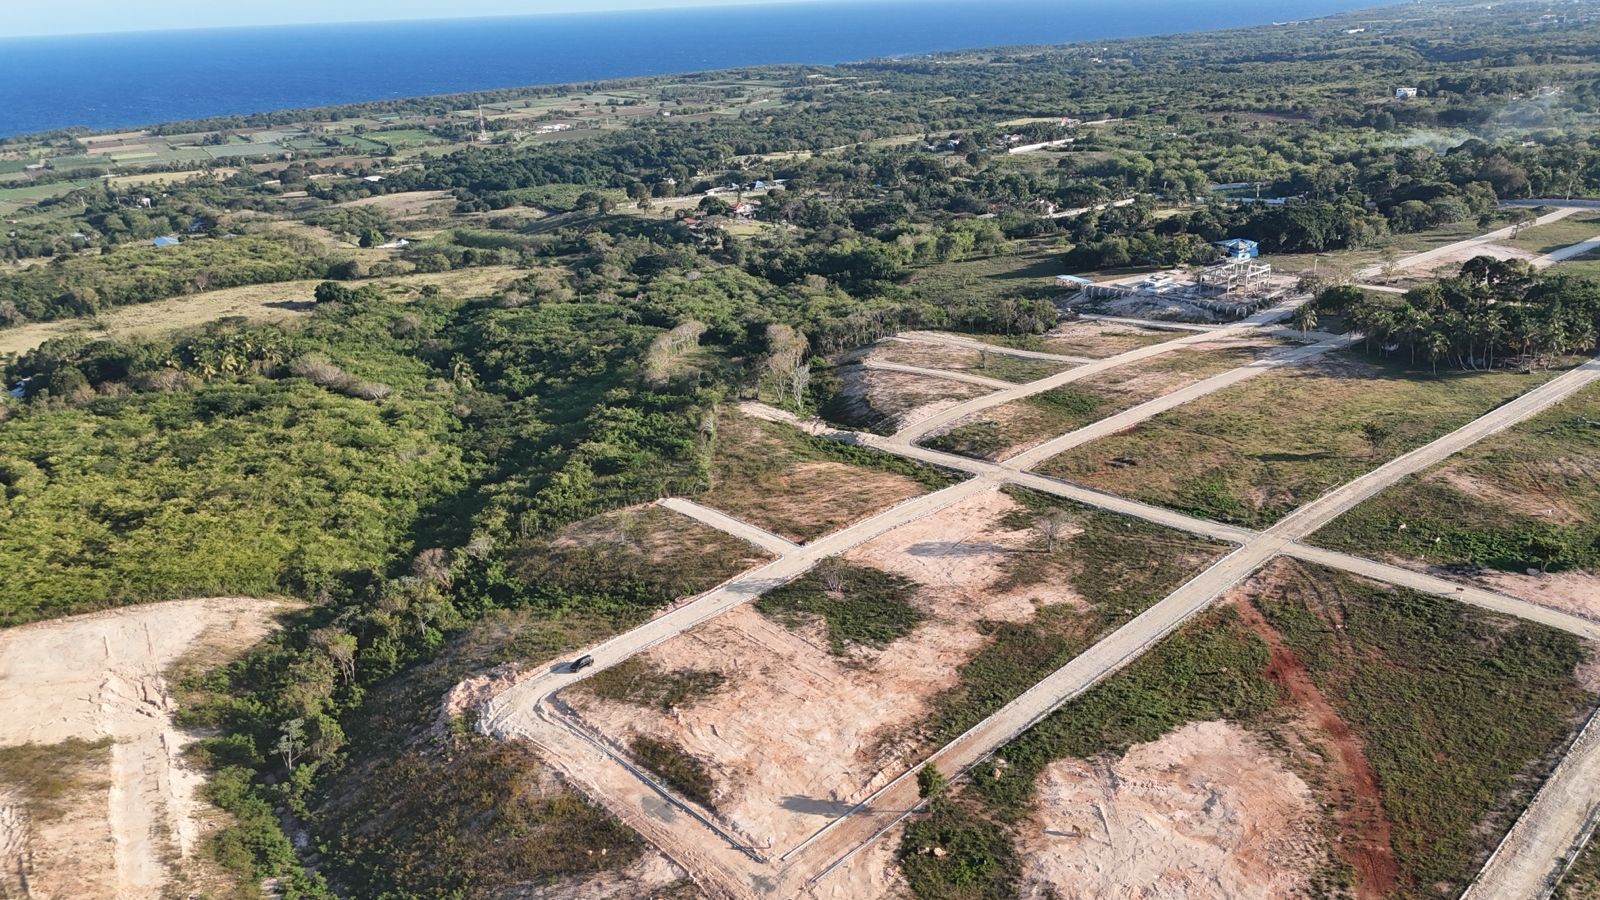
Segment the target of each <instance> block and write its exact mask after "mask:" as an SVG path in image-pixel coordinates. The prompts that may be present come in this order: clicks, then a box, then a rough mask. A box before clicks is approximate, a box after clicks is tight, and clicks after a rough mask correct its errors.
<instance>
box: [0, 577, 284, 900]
mask: <svg viewBox="0 0 1600 900" xmlns="http://www.w3.org/2000/svg"><path fill="white" fill-rule="evenodd" d="M285 608H286V607H285V606H284V605H283V604H281V603H277V602H273V601H265V600H249V599H237V598H219V599H208V600H183V601H176V602H173V603H160V604H151V605H148V606H136V607H128V608H124V609H118V610H111V611H108V612H103V613H94V614H90V615H85V616H75V617H72V618H68V619H59V620H56V621H53V622H42V623H39V624H35V625H26V626H23V627H20V628H14V629H11V630H9V631H5V632H0V684H3V685H4V690H3V691H0V745H4V746H13V745H18V744H24V743H39V744H55V743H60V742H61V741H64V740H66V739H68V738H73V737H79V738H85V739H88V740H97V739H100V738H111V739H112V741H113V742H114V743H113V744H112V747H111V754H110V770H109V773H108V774H109V788H108V789H107V790H104V791H101V792H99V800H98V801H97V804H98V805H99V808H98V810H94V811H93V813H92V814H86V815H84V816H83V818H82V819H81V820H78V821H77V822H76V824H71V823H72V818H71V817H69V819H68V820H67V821H68V823H69V824H66V825H63V826H62V827H59V828H54V829H40V830H39V831H38V832H36V833H34V834H32V835H31V840H32V844H33V845H32V846H31V847H30V848H29V852H31V853H33V854H34V857H35V859H36V860H37V859H41V858H49V859H55V860H58V861H59V864H60V865H61V866H63V867H64V868H66V869H68V870H70V871H67V872H56V871H51V872H49V873H45V877H47V878H60V879H78V880H80V881H81V882H82V883H83V884H96V883H103V882H107V881H109V882H113V883H114V884H115V885H116V887H115V890H114V891H112V892H110V893H105V894H101V893H80V894H76V896H80V897H90V896H115V897H117V898H119V900H120V898H128V900H135V898H146V897H151V898H154V897H161V896H162V895H163V888H164V887H165V886H166V885H167V882H168V878H169V872H168V870H167V864H168V861H169V860H180V859H184V858H187V857H188V856H189V855H190V854H191V853H192V852H193V851H194V850H195V849H196V848H197V846H198V844H199V840H200V837H201V830H202V827H203V826H202V823H201V817H202V813H203V808H202V804H201V802H200V801H199V799H198V798H197V796H196V789H197V788H198V787H199V785H200V782H201V777H200V774H199V773H198V772H197V771H195V770H193V769H192V768H190V767H189V766H188V765H187V764H186V763H185V762H184V761H183V759H182V751H183V748H184V746H185V744H187V742H188V741H189V739H190V738H189V736H188V735H186V734H184V733H183V732H180V731H178V730H177V729H176V728H175V727H174V726H173V724H172V714H173V712H174V703H173V700H172V697H171V695H170V694H169V692H168V689H167V683H166V681H165V679H164V677H163V673H164V672H165V671H166V670H167V669H168V668H169V667H171V666H172V665H173V664H174V663H176V662H177V661H178V660H179V659H180V658H183V657H185V656H186V655H187V654H190V653H193V652H196V651H198V650H200V649H201V648H204V649H205V650H206V652H208V653H212V652H220V651H222V650H224V649H226V648H242V647H245V646H248V645H249V644H251V643H254V642H255V641H258V640H260V639H261V638H262V637H263V636H265V635H266V634H267V633H268V632H269V631H271V629H272V627H273V622H272V616H273V614H274V613H277V612H280V611H282V610H284V609H285ZM84 809H85V811H86V813H87V811H88V810H92V809H93V807H85V808H84ZM107 831H109V835H107V834H106V832H107ZM107 837H109V840H107V839H106V838H107ZM87 846H109V847H110V850H111V852H110V854H109V855H110V860H109V861H110V864H111V866H110V873H109V877H108V876H107V873H106V872H105V871H104V866H105V862H106V860H96V859H95V858H94V854H90V853H84V854H81V855H80V853H79V848H81V847H87ZM36 896H38V894H37V893H36ZM62 896H72V895H70V894H68V895H62Z"/></svg>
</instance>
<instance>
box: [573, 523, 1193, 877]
mask: <svg viewBox="0 0 1600 900" xmlns="http://www.w3.org/2000/svg"><path fill="white" fill-rule="evenodd" d="M1051 515H1055V516H1057V517H1059V519H1058V520H1056V521H1054V522H1053V524H1052V526H1050V528H1049V529H1047V528H1046V527H1044V526H1042V525H1041V524H1039V521H1038V520H1039V519H1041V517H1046V516H1051ZM1217 550H1218V548H1216V547H1214V546H1212V545H1210V544H1206V543H1204V542H1199V541H1195V540H1193V539H1191V538H1188V537H1186V536H1180V535H1175V534H1171V533H1167V532H1164V531H1161V530H1159V529H1149V530H1144V529H1140V528H1138V527H1133V526H1132V525H1131V523H1127V522H1123V521H1120V520H1117V519H1115V517H1110V516H1103V517H1102V516H1099V515H1096V514H1090V513H1087V512H1086V511H1083V510H1081V509H1077V508H1075V507H1070V506H1067V505H1062V504H1057V503H1056V502H1055V501H1053V500H1050V499H1047V498H1043V497H1038V496H1035V495H1027V496H1021V495H1015V494H1011V493H1007V492H999V491H985V492H983V493H980V494H977V495H975V496H973V497H971V498H968V499H967V500H964V501H962V502H960V503H958V504H956V505H955V506H952V507H950V508H947V509H945V510H943V511H941V512H939V513H936V514H934V515H930V516H927V517H925V518H922V519H918V520H916V521H914V522H911V523H909V524H907V525H905V526H902V527H901V528H898V529H895V530H893V531H891V532H889V533H887V534H884V535H882V536H880V537H878V538H876V539H874V540H871V541H868V542H867V543H865V544H862V545H860V546H859V547H857V548H855V549H854V550H852V551H850V552H848V553H846V554H845V555H844V556H843V557H842V558H840V559H838V560H832V561H829V562H825V563H824V564H822V565H821V566H819V567H818V568H817V569H815V570H813V571H812V572H811V573H809V574H807V575H804V576H802V577H801V578H799V579H798V580H796V581H794V582H791V583H789V584H787V585H785V586H782V587H779V588H777V589H775V590H772V591H769V592H768V593H767V594H765V595H763V596H762V597H761V598H759V599H758V600H757V601H756V602H755V603H754V604H753V605H749V606H739V607H736V608H735V609H733V610H731V611H729V612H727V613H724V614H723V615H722V616H720V617H718V618H716V619H714V620H712V621H710V622H708V623H705V624H703V625H700V626H698V627H696V628H693V629H691V630H690V631H687V632H684V633H683V634H681V635H679V636H677V637H675V638H673V639H671V640H669V641H667V642H665V643H663V644H660V645H657V646H656V647H653V648H651V649H649V650H647V651H645V652H644V653H642V654H639V655H637V656H634V657H632V658H630V659H629V660H628V661H627V662H625V663H623V664H621V665H619V666H616V667H614V668H612V669H608V670H605V671H602V672H600V673H599V674H597V675H595V676H594V677H592V678H590V679H588V680H587V681H585V682H580V683H579V684H578V685H577V686H575V687H573V688H569V689H568V690H566V691H565V692H563V693H562V695H561V696H562V699H563V701H564V703H565V704H566V706H567V708H569V709H571V710H573V711H574V712H575V714H576V715H577V716H578V717H579V718H580V719H581V721H582V722H584V723H585V724H586V725H587V726H588V727H590V728H591V729H593V730H595V731H597V732H598V733H600V734H602V735H604V736H605V737H606V738H607V739H608V740H610V741H611V742H612V743H613V744H615V745H616V746H618V747H619V748H623V749H625V750H626V751H627V752H629V753H630V754H631V755H632V756H633V757H634V758H635V759H637V760H638V761H639V762H640V763H641V764H642V765H644V766H645V767H646V768H647V769H649V770H651V771H653V772H655V773H656V775H657V776H658V777H659V778H660V779H662V780H663V781H664V782H665V783H667V784H668V785H669V786H671V787H673V788H674V789H675V790H676V791H677V792H679V793H680V794H681V795H682V796H684V797H685V798H686V799H689V800H691V801H693V802H696V803H698V804H700V805H701V806H703V807H705V808H706V809H708V810H710V811H711V812H713V813H714V814H715V815H717V816H718V817H719V818H721V819H722V820H724V821H725V822H726V823H727V824H728V826H729V827H731V828H732V829H733V830H734V831H735V832H737V833H738V834H740V835H742V836H743V837H744V838H745V839H746V840H748V841H749V842H750V843H751V844H752V846H756V847H761V848H765V849H768V850H772V851H775V852H781V851H783V850H786V849H788V848H789V847H791V846H793V845H795V844H797V843H798V842H800V841H801V840H804V839H805V838H806V837H807V836H809V835H810V834H811V833H812V832H814V831H815V830H816V829H817V828H819V827H821V826H823V825H825V824H826V823H827V822H829V821H831V820H832V819H834V818H837V817H838V816H839V815H841V814H842V813H844V812H845V811H846V810H847V809H849V808H850V806H852V805H853V804H854V803H856V802H858V801H859V800H860V799H861V798H862V797H864V796H866V795H867V794H868V793H870V792H871V791H873V790H874V789H876V788H877V787H880V786H881V785H882V784H884V783H886V782H887V781H889V780H890V779H893V778H895V777H896V776H899V775H900V774H902V773H904V772H905V771H906V770H907V769H908V768H909V767H910V766H912V765H914V764H915V763H916V761H917V760H918V759H919V758H920V757H921V756H922V755H924V754H925V753H926V752H927V751H928V750H929V749H931V746H932V745H933V744H936V743H939V742H942V741H943V740H945V739H947V738H948V737H949V736H950V732H951V731H952V730H957V729H961V728H964V727H965V724H970V721H975V720H976V718H977V717H981V716H982V715H984V714H986V713H987V712H989V711H992V709H993V708H994V707H996V706H998V705H1000V704H1003V703H1004V702H1005V701H1006V700H1008V699H1010V697H1012V696H1015V695H1016V694H1018V693H1020V692H1021V691H1023V690H1025V689H1026V688H1027V687H1028V686H1030V685H1031V684H1032V683H1033V682H1034V681H1036V680H1037V678H1038V677H1039V676H1040V675H1042V674H1043V673H1044V672H1045V671H1048V670H1049V669H1050V668H1053V667H1054V666H1056V665H1059V664H1060V663H1061V662H1064V661H1065V659H1068V658H1071V656H1073V655H1076V653H1077V652H1080V651H1081V650H1082V649H1083V648H1084V647H1086V646H1088V645H1089V644H1090V643H1092V642H1093V640H1094V639H1096V638H1097V637H1098V636H1099V635H1100V634H1101V633H1102V632H1103V631H1104V630H1105V629H1106V628H1108V627H1109V626H1110V625H1111V624H1112V623H1116V622H1120V621H1123V620H1125V618H1126V617H1127V616H1129V615H1131V614H1132V613H1133V612H1134V611H1137V610H1138V609H1142V608H1143V606H1144V605H1147V604H1148V603H1149V602H1152V601H1153V600H1154V599H1157V598H1159V597H1160V596H1162V595H1163V594H1164V593H1165V592H1166V591H1167V590H1169V589H1170V587H1171V586H1172V585H1173V584H1175V583H1176V582H1177V581H1180V580H1182V579H1183V578H1185V577H1187V576H1188V575H1189V574H1190V573H1191V572H1192V570H1193V569H1194V568H1197V567H1199V566H1202V565H1204V564H1205V562H1206V561H1207V560H1209V559H1210V558H1211V557H1212V556H1214V555H1215V553H1216V552H1217ZM1123 559H1133V560H1137V562H1135V563H1131V564H1128V565H1126V566H1124V567H1122V568H1120V569H1119V570H1118V572H1117V573H1116V574H1108V572H1107V567H1108V566H1110V567H1111V568H1113V569H1116V568H1117V567H1118V561H1119V560H1123ZM1119 576H1126V577H1119ZM756 710H759V711H761V712H760V714H757V715H752V714H751V713H752V711H756Z"/></svg>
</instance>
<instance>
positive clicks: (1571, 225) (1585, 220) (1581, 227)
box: [1501, 212, 1600, 256]
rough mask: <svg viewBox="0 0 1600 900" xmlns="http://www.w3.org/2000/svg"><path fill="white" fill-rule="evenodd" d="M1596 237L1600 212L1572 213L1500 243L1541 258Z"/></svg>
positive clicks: (1599, 228) (1526, 230)
mask: <svg viewBox="0 0 1600 900" xmlns="http://www.w3.org/2000/svg"><path fill="white" fill-rule="evenodd" d="M1596 236H1600V212H1597V213H1574V214H1573V215H1570V216H1567V217H1566V218H1565V219H1561V220H1559V221H1556V222H1551V223H1550V224H1548V225H1539V226H1536V227H1534V228H1524V229H1523V230H1522V233H1521V234H1519V235H1517V236H1516V237H1515V238H1513V239H1511V240H1507V241H1501V243H1503V244H1505V245H1506V246H1508V247H1516V248H1517V249H1518V250H1527V251H1528V252H1530V253H1537V254H1539V255H1540V256H1543V255H1545V254H1547V253H1553V252H1555V251H1556V250H1560V249H1561V248H1562V247H1570V246H1572V245H1573V244H1577V243H1581V242H1583V241H1587V240H1589V239H1590V238H1593V237H1596Z"/></svg>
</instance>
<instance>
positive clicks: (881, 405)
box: [822, 365, 990, 434]
mask: <svg viewBox="0 0 1600 900" xmlns="http://www.w3.org/2000/svg"><path fill="white" fill-rule="evenodd" d="M836 373H837V377H838V379H839V386H838V389H837V390H835V391H834V393H833V396H832V397H831V398H830V399H829V400H828V403H827V404H826V406H824V408H823V410H822V413H823V415H825V416H826V417H827V418H828V419H829V420H830V421H833V422H837V423H839V424H841V425H844V426H846V427H848V428H853V429H856V430H860V431H872V432H876V433H878V434H894V433H895V432H896V431H899V430H900V429H902V428H907V427H910V426H912V425H915V424H917V423H918V422H921V421H923V420H924V419H926V418H928V417H929V416H933V415H937V414H938V413H940V412H943V411H944V410H946V409H949V408H950V407H952V406H954V405H956V404H957V403H960V402H962V401H963V400H970V399H972V398H973V397H978V396H981V395H983V394H987V393H989V391H990V388H986V387H984V386H983V385H978V384H968V383H965V382H960V381H952V380H951V379H948V378H938V377H936V376H932V375H916V374H912V373H910V372H891V371H887V370H882V369H869V368H867V367H865V366H859V365H846V366H841V367H840V368H839V369H837V370H836Z"/></svg>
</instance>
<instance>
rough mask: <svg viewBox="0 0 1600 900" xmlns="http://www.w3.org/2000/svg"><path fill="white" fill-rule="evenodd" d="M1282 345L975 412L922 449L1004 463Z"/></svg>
mask: <svg viewBox="0 0 1600 900" xmlns="http://www.w3.org/2000/svg"><path fill="white" fill-rule="evenodd" d="M1281 346H1282V345H1281V344H1279V343H1278V342H1277V341H1276V340H1274V339H1271V338H1263V337H1257V336H1251V337H1244V338H1223V339H1218V340H1215V341H1206V342H1202V343H1199V344H1195V345H1194V346H1193V347H1192V348H1189V349H1184V350H1180V351H1178V352H1176V353H1171V354H1166V355H1162V356H1157V357H1155V358H1153V359H1150V360H1148V361H1146V362H1142V363H1135V364H1131V365H1125V366H1118V367H1116V368H1112V369H1109V370H1107V371H1105V372H1101V373H1099V374H1096V375H1091V376H1090V377H1088V378H1084V379H1082V380H1079V381H1074V382H1071V383H1070V384H1066V385H1063V386H1062V387H1059V388H1054V389H1052V390H1048V391H1044V392H1042V393H1039V394H1035V395H1033V396H1031V397H1025V398H1023V399H1021V400H1017V401H1014V402H1011V403H1007V404H1003V405H1001V406H997V407H994V408H992V409H987V410H984V411H982V412H978V413H974V414H972V415H971V416H968V417H966V418H965V419H963V420H961V421H958V422H956V423H955V425H953V426H952V427H950V428H949V429H947V430H945V431H943V432H940V433H938V434H935V435H932V436H931V437H928V438H926V439H924V440H923V441H922V443H923V444H924V445H926V446H928V447H931V448H933V449H935V450H944V451H947V452H951V453H959V454H961V455H963V456H971V457H975V458H977V459H988V460H1000V459H1006V458H1008V457H1011V456H1015V455H1016V454H1018V453H1021V452H1022V451H1024V450H1027V449H1029V448H1031V447H1034V446H1036V445H1038V444H1040V443H1043V442H1044V441H1046V440H1049V439H1050V438H1053V437H1056V436H1058V435H1061V434H1065V433H1067V432H1070V431H1074V430H1076V429H1078V428H1082V427H1083V426H1085V425H1088V424H1091V423H1093V422H1096V421H1098V420H1100V419H1103V418H1105V417H1107V416H1110V415H1115V414H1116V413H1118V412H1121V411H1122V410H1125V409H1129V408H1131V407H1134V406H1138V405H1139V404H1140V403H1144V402H1146V401H1149V400H1153V399H1155V398H1157V397H1160V396H1162V395H1163V394H1168V393H1171V392H1172V391H1175V390H1178V389H1179V388H1182V387H1184V386H1186V385H1190V384H1193V383H1195V382H1197V381H1200V380H1202V379H1205V378H1209V377H1211V376H1213V375H1219V374H1221V373H1223V372H1226V371H1228V370H1230V369H1236V368H1238V367H1240V366H1243V365H1246V364H1248V363H1250V362H1253V361H1255V360H1258V359H1261V358H1262V357H1263V356H1265V355H1267V354H1268V353H1270V352H1272V351H1273V350H1276V349H1279V348H1280V347H1281Z"/></svg>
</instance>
